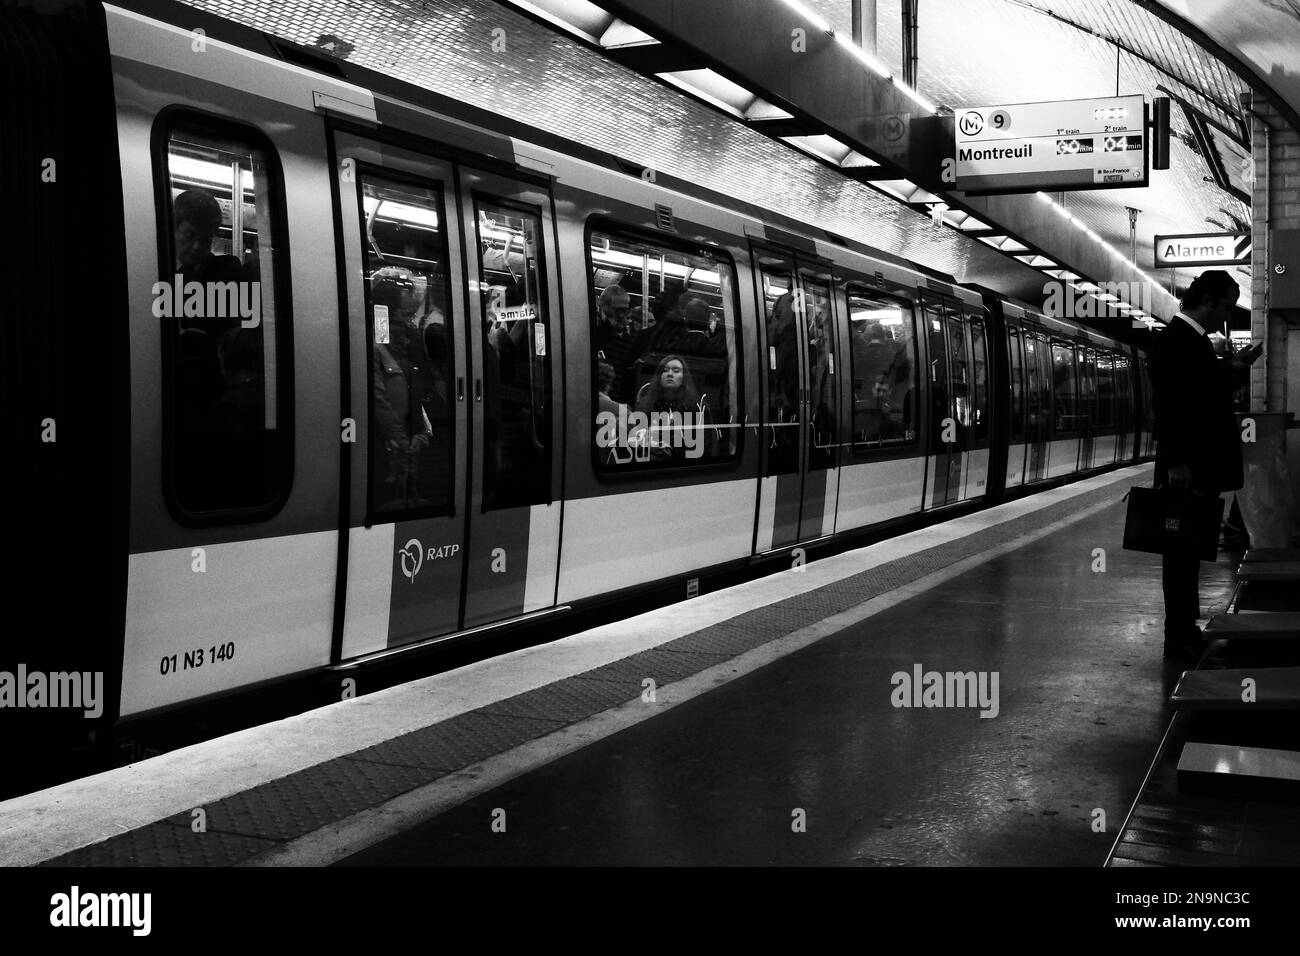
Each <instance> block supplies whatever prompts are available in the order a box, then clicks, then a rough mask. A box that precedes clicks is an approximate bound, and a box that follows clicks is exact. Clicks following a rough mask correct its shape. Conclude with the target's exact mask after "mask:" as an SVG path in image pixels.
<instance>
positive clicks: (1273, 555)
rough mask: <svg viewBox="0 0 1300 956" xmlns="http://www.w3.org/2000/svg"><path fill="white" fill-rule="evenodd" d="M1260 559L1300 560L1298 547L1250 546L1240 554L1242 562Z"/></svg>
mask: <svg viewBox="0 0 1300 956" xmlns="http://www.w3.org/2000/svg"><path fill="white" fill-rule="evenodd" d="M1261 561H1300V548H1250V549H1248V550H1247V551H1246V553H1245V554H1243V555H1242V556H1241V563H1242V564H1257V563H1259V562H1261Z"/></svg>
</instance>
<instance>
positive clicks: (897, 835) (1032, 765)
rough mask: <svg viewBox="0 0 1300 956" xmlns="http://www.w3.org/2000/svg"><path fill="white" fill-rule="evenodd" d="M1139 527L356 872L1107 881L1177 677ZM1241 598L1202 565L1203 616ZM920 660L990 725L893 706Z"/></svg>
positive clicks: (956, 595)
mask: <svg viewBox="0 0 1300 956" xmlns="http://www.w3.org/2000/svg"><path fill="white" fill-rule="evenodd" d="M1123 521H1124V510H1123V506H1122V505H1120V504H1118V503H1116V504H1114V505H1112V506H1110V507H1107V508H1105V509H1104V510H1102V511H1099V512H1097V513H1095V514H1093V515H1091V516H1090V517H1087V518H1085V519H1083V520H1081V521H1079V522H1077V523H1075V524H1071V525H1070V526H1068V527H1066V528H1063V529H1061V530H1059V531H1056V532H1054V533H1052V534H1050V535H1048V536H1047V537H1045V538H1042V539H1040V540H1039V541H1037V542H1035V543H1033V544H1031V545H1029V546H1027V547H1023V548H1020V549H1017V550H1015V551H1012V552H1010V553H1008V554H1005V555H1002V556H1001V557H998V558H995V559H994V560H992V561H989V562H988V563H985V564H983V565H981V566H979V567H977V568H975V569H973V570H970V571H967V572H965V573H964V574H961V575H960V576H958V577H956V578H953V579H952V580H950V581H948V582H946V583H943V584H940V585H938V586H937V587H934V588H933V589H931V590H929V591H927V592H925V593H923V594H921V595H919V596H917V597H914V598H911V599H909V600H907V601H905V602H903V603H901V604H898V605H896V606H894V607H892V608H890V609H888V610H886V611H883V612H881V613H879V614H876V615H874V616H872V617H870V618H868V619H867V620H865V621H862V622H861V623H858V624H855V625H853V626H851V627H848V628H846V629H845V630H843V631H842V632H840V633H839V634H836V635H835V636H834V637H830V638H827V639H825V640H823V641H820V642H818V643H817V644H814V645H812V646H810V647H808V648H806V649H804V650H801V651H799V652H797V653H794V654H791V655H790V656H788V657H784V658H782V659H781V660H779V661H777V662H776V663H774V664H772V665H770V666H768V667H765V668H763V669H761V670H759V671H756V672H755V673H752V674H750V675H748V676H746V677H744V678H741V679H739V680H736V681H733V682H731V683H728V684H727V685H726V686H724V687H720V688H718V689H717V690H714V691H711V692H709V693H708V694H706V695H702V696H700V697H699V698H697V699H695V700H693V701H691V702H689V703H687V704H684V705H682V706H680V707H676V708H674V709H673V710H671V711H670V712H668V713H666V714H664V715H662V716H661V717H658V718H656V719H655V720H652V721H647V722H645V723H642V724H638V725H637V726H635V727H633V728H631V729H628V730H625V731H623V732H621V733H618V734H616V735H614V736H612V737H609V738H606V739H605V740H602V741H600V742H599V743H597V744H594V745H592V746H590V747H587V748H584V749H583V750H581V751H578V752H577V753H574V754H572V755H570V756H567V757H564V758H562V759H561V760H558V761H556V762H555V763H552V764H550V765H549V766H547V767H545V768H542V769H539V770H537V771H534V772H532V773H529V774H526V775H524V776H522V777H520V778H518V779H516V780H514V781H512V782H511V783H509V784H507V785H506V786H503V787H500V788H498V789H496V790H493V791H492V792H490V793H487V794H484V795H483V796H481V797H478V798H476V799H474V800H471V801H469V802H467V803H464V804H462V805H461V806H459V807H456V808H455V809H454V810H451V811H449V812H447V813H444V814H442V815H440V816H439V817H437V818H436V819H434V820H432V821H430V822H429V823H427V824H424V825H422V826H420V827H418V828H416V829H414V830H412V831H410V832H409V833H404V834H402V835H401V836H398V837H395V838H392V839H390V840H388V841H385V842H384V843H381V844H379V845H377V846H375V847H373V848H371V849H370V850H368V851H365V852H362V853H359V854H357V855H355V856H353V857H352V858H350V859H349V860H348V861H346V862H347V863H348V864H353V865H361V866H371V865H424V864H437V865H458V866H466V865H489V866H491V865H528V864H542V863H545V864H560V865H583V864H602V865H628V864H633V865H635V864H648V865H680V864H688V865H689V864H740V865H835V864H867V865H900V866H902V865H917V864H921V865H981V866H988V865H999V864H1006V865H1025V866H1062V865H1079V866H1100V865H1101V864H1102V863H1103V862H1104V860H1105V859H1106V855H1107V852H1108V850H1109V849H1110V846H1111V844H1112V843H1113V841H1114V829H1115V827H1117V826H1118V825H1119V824H1120V823H1121V822H1122V821H1123V819H1124V814H1125V813H1126V811H1127V809H1128V807H1129V806H1130V805H1131V803H1132V801H1133V799H1134V797H1135V795H1136V793H1137V790H1138V787H1139V785H1140V784H1141V782H1142V778H1143V775H1144V773H1145V771H1146V769H1147V767H1148V765H1149V764H1150V761H1151V754H1152V752H1153V750H1154V747H1155V744H1156V742H1157V741H1158V740H1159V739H1160V736H1161V734H1162V733H1163V732H1164V729H1165V726H1166V724H1167V723H1168V720H1169V712H1168V709H1167V707H1166V705H1165V698H1166V696H1167V695H1168V693H1169V690H1170V686H1171V680H1172V678H1173V677H1175V676H1176V674H1177V673H1179V672H1180V671H1181V670H1182V667H1181V666H1177V665H1168V664H1166V663H1165V662H1164V661H1163V660H1162V658H1161V642H1162V627H1161V617H1162V615H1161V609H1160V603H1159V563H1158V561H1159V559H1158V558H1156V557H1155V556H1150V555H1145V554H1137V553H1133V552H1127V551H1123V550H1122V549H1121V547H1120V541H1121V539H1122V537H1123ZM1094 548H1102V549H1105V562H1106V563H1105V567H1106V570H1105V571H1104V572H1097V571H1094V570H1093V564H1094V560H1095V559H1094V558H1093V556H1092V552H1093V549H1094ZM1230 587H1231V579H1230V574H1229V567H1228V566H1227V564H1226V563H1223V564H1218V565H1215V566H1206V567H1205V568H1203V571H1202V601H1203V603H1208V605H1211V606H1215V607H1217V608H1218V609H1220V610H1221V609H1222V607H1223V606H1224V605H1225V604H1226V603H1227V600H1228V597H1229V594H1230ZM1153 595H1154V603H1153ZM918 663H919V664H921V665H922V666H923V669H924V670H936V671H971V670H973V671H977V672H979V671H989V672H991V671H997V672H998V673H999V675H1000V678H999V697H1000V701H999V703H1000V708H999V712H998V714H997V716H996V717H992V718H980V717H979V716H978V711H977V710H973V709H939V708H934V709H928V708H923V709H915V708H895V707H893V706H892V705H891V695H892V693H893V686H894V685H893V684H892V683H891V675H893V674H894V673H897V672H900V671H902V672H907V673H909V674H911V673H912V672H913V667H914V665H915V664H918ZM497 808H501V809H503V810H504V811H505V821H506V831H505V832H504V833H500V832H494V831H493V829H492V827H491V822H492V819H493V814H494V811H496V810H497ZM1095 808H1101V809H1102V810H1104V811H1105V813H1106V820H1107V821H1108V822H1109V823H1108V826H1107V829H1106V831H1105V832H1095V831H1094V830H1093V829H1092V823H1093V820H1094V810H1095ZM796 809H803V810H804V811H806V820H807V829H806V832H803V833H796V832H793V831H792V826H791V824H792V819H793V817H792V813H793V812H794V811H795V810H796Z"/></svg>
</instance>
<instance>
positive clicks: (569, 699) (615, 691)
mask: <svg viewBox="0 0 1300 956" xmlns="http://www.w3.org/2000/svg"><path fill="white" fill-rule="evenodd" d="M636 695H637V690H636V688H630V687H628V686H627V684H626V682H624V681H619V682H611V681H604V680H591V679H584V678H570V679H568V680H562V681H558V682H556V683H554V684H548V685H547V686H545V687H539V688H537V689H536V690H530V691H526V692H525V693H522V694H516V695H515V696H514V697H507V698H506V699H505V700H502V701H498V702H497V703H495V704H491V705H489V706H488V707H486V708H484V709H485V710H487V711H490V712H491V713H494V714H508V715H511V716H514V717H531V718H534V719H537V720H547V721H557V722H559V723H561V724H572V723H576V722H578V721H579V720H586V719H587V718H588V717H590V716H591V715H592V714H599V713H601V712H603V711H606V710H610V709H611V708H613V707H617V706H619V705H620V704H624V703H627V701H629V700H632V699H633V698H634V697H635V696H636Z"/></svg>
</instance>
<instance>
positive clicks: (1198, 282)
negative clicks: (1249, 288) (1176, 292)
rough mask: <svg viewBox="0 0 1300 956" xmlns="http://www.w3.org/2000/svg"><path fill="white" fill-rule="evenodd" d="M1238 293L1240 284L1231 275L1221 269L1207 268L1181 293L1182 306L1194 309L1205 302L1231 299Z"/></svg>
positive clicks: (1239, 293)
mask: <svg viewBox="0 0 1300 956" xmlns="http://www.w3.org/2000/svg"><path fill="white" fill-rule="evenodd" d="M1239 295H1241V286H1239V285H1237V280H1235V279H1234V278H1233V277H1232V276H1231V275H1229V274H1228V273H1226V272H1224V271H1223V270H1222V269H1207V270H1206V271H1205V272H1202V273H1201V274H1200V275H1198V276H1197V277H1196V278H1195V279H1193V280H1192V284H1191V285H1190V286H1188V287H1187V291H1186V292H1184V293H1183V308H1184V309H1195V308H1196V307H1197V306H1199V305H1201V304H1203V303H1205V302H1217V301H1218V300H1220V299H1232V298H1236V297H1237V296H1239Z"/></svg>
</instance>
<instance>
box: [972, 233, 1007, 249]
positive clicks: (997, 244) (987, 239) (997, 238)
mask: <svg viewBox="0 0 1300 956" xmlns="http://www.w3.org/2000/svg"><path fill="white" fill-rule="evenodd" d="M979 240H980V242H983V243H987V244H988V245H990V246H992V247H993V248H994V249H1001V248H1002V243H1004V242H1006V240H1007V237H1006V236H1002V235H994V236H980V237H979Z"/></svg>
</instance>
